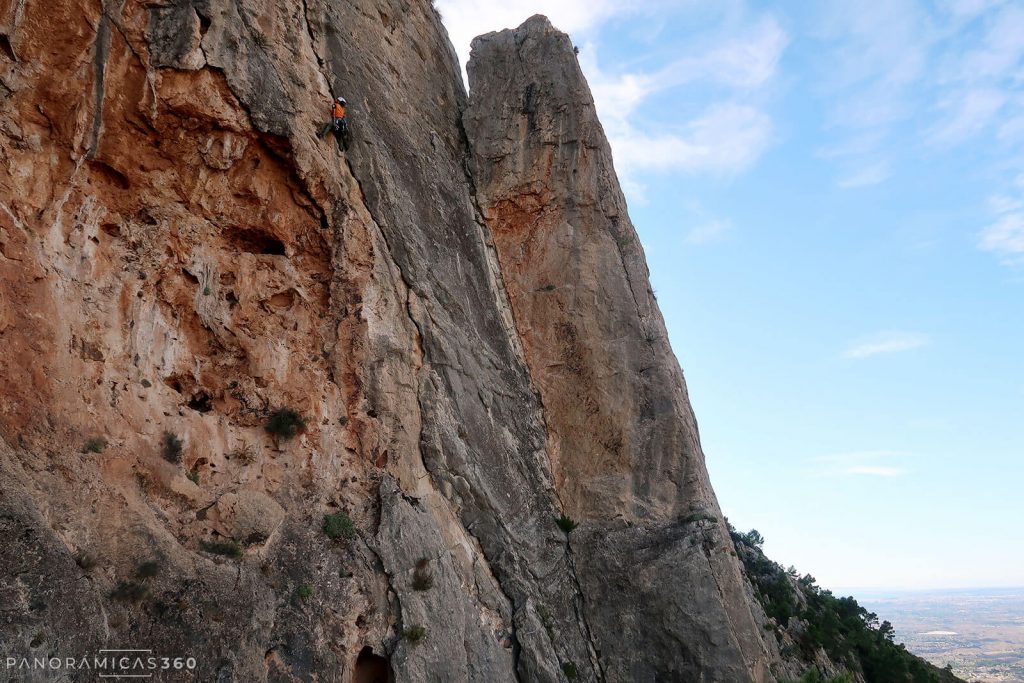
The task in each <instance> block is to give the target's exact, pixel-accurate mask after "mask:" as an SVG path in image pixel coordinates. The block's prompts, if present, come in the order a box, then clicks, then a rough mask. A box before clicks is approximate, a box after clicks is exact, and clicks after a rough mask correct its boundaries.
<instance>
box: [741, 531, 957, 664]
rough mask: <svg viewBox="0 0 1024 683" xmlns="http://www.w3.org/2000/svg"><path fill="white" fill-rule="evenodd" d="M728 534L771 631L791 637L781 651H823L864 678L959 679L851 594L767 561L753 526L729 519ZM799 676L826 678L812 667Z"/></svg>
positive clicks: (811, 655)
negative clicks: (914, 649)
mask: <svg viewBox="0 0 1024 683" xmlns="http://www.w3.org/2000/svg"><path fill="white" fill-rule="evenodd" d="M729 533H730V535H731V536H732V540H733V544H734V545H735V546H736V553H737V555H738V556H739V558H740V560H741V561H742V564H743V570H744V572H745V573H746V575H747V577H748V579H749V580H750V583H751V585H752V586H753V587H754V592H755V594H756V596H757V599H758V602H760V603H761V606H762V607H763V608H764V611H765V614H767V615H768V616H769V617H770V618H771V619H773V620H774V622H775V625H774V629H775V630H776V633H777V634H780V635H781V633H782V632H785V633H786V634H788V635H789V636H790V638H789V639H787V640H791V642H790V643H789V644H786V645H783V655H784V656H789V657H796V658H799V659H800V660H803V661H806V662H812V661H814V659H815V654H816V653H818V652H819V651H821V650H824V652H825V653H826V654H827V655H828V657H829V659H831V660H832V661H833V662H835V663H837V664H840V665H842V666H844V667H846V668H847V669H848V670H849V671H851V672H856V673H859V674H861V675H862V676H863V677H864V680H865V681H867V683H958V682H959V683H962V679H960V678H957V677H956V676H955V675H953V673H952V672H951V671H949V670H948V669H939V668H938V667H936V666H934V665H932V664H929V663H928V662H926V661H925V660H923V659H921V658H920V657H917V656H916V655H914V654H912V653H910V652H908V651H907V649H906V647H904V646H903V644H902V643H896V642H895V641H894V637H895V632H894V630H893V627H892V624H891V623H889V622H888V621H882V622H879V620H878V615H877V614H875V613H874V612H869V611H868V610H867V609H865V608H863V607H861V606H860V605H859V604H858V603H857V601H856V600H855V599H854V598H852V597H836V596H835V595H833V594H832V591H830V590H827V589H824V588H821V587H820V586H818V585H817V584H816V582H815V579H814V577H813V576H811V575H810V574H804V575H803V576H800V575H799V574H798V573H797V571H796V568H795V567H792V566H791V567H789V569H783V568H782V566H781V565H779V564H777V563H775V562H772V561H771V560H769V559H768V558H767V557H766V556H765V554H764V553H763V552H761V545H762V544H763V543H764V538H763V537H762V536H761V534H760V533H758V532H757V531H756V530H751V531H748V532H746V533H740V532H738V531H736V529H735V528H733V526H732V525H731V524H730V525H729ZM808 676H810V678H808ZM804 679H807V680H811V681H817V680H826V679H825V678H824V677H822V676H820V672H818V671H817V669H816V668H812V669H811V670H810V671H809V672H808V673H807V674H805V676H804ZM804 679H802V680H804Z"/></svg>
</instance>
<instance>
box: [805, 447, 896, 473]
mask: <svg viewBox="0 0 1024 683" xmlns="http://www.w3.org/2000/svg"><path fill="white" fill-rule="evenodd" d="M913 457H914V454H913V453H908V452H906V451H895V450H873V451H853V452H848V453H833V454H830V455H822V456H818V457H816V458H811V462H813V463H815V471H816V473H817V474H818V475H819V476H831V477H839V476H867V477H898V476H902V475H904V474H907V473H909V472H910V470H909V469H908V468H907V467H906V466H904V465H903V461H904V460H907V459H909V458H913Z"/></svg>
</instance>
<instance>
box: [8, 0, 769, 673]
mask: <svg viewBox="0 0 1024 683" xmlns="http://www.w3.org/2000/svg"><path fill="white" fill-rule="evenodd" d="M0 48H2V49H0V477H2V482H0V483H2V485H3V486H2V490H0V529H2V530H3V531H4V534H5V538H6V539H9V543H10V546H11V547H10V548H8V549H5V552H4V553H3V554H0V596H3V604H2V609H0V646H2V647H0V654H2V655H4V656H12V657H29V658H31V657H42V656H60V657H65V656H84V655H91V654H93V653H95V652H96V651H98V650H99V649H101V648H151V649H153V650H154V651H155V652H156V653H157V654H158V655H160V656H170V657H174V656H189V655H191V656H194V657H196V659H197V662H198V670H197V672H196V673H195V675H194V679H195V680H202V681H218V682H226V681H245V682H249V681H306V680H318V681H343V682H345V683H348V682H350V681H374V680H380V678H379V677H380V676H384V677H385V678H386V677H387V676H388V675H391V676H394V677H395V679H396V680H399V681H463V680H465V681H488V682H490V681H512V680H522V681H561V680H567V679H568V678H569V677H570V676H572V677H573V678H574V679H576V680H607V681H673V680H680V681H684V680H685V681H691V680H693V681H696V680H700V681H729V682H732V681H746V680H755V681H767V680H773V678H772V674H771V672H770V666H771V665H772V664H773V663H775V662H777V653H776V652H775V651H774V650H773V649H771V648H773V647H775V646H774V640H773V641H772V645H766V644H765V643H764V641H763V638H762V634H761V628H760V620H763V615H762V614H760V613H759V608H758V607H757V606H756V604H755V602H754V601H753V599H752V598H751V594H750V590H749V587H748V586H747V585H746V584H745V583H744V581H743V579H742V577H741V575H740V573H739V569H738V565H737V562H736V560H735V557H734V556H733V555H732V554H731V553H730V552H729V550H730V548H731V544H730V541H729V536H728V534H727V533H726V531H725V528H724V526H723V522H722V518H721V513H720V511H719V510H718V506H717V503H716V501H715V498H714V494H713V492H712V490H711V487H710V484H709V482H708V478H707V472H706V470H705V468H704V463H703V455H702V454H701V451H700V445H699V441H698V435H697V429H696V425H695V423H694V419H693V415H692V412H691V411H690V407H689V403H688V400H687V397H686V390H685V386H684V383H683V378H682V374H681V372H680V370H679V368H678V366H677V364H676V361H675V359H674V357H673V356H672V353H671V349H670V348H669V345H668V341H667V337H666V335H665V329H664V324H663V322H662V320H661V316H660V314H659V312H658V310H657V307H656V304H655V302H654V299H653V296H652V295H651V292H650V290H649V286H648V284H647V271H646V266H645V265H644V261H643V256H642V253H641V251H640V248H639V245H638V243H637V240H636V235H635V233H634V232H633V228H632V226H631V225H630V223H629V219H628V216H627V214H626V207H625V202H624V201H623V199H622V195H621V192H620V191H619V188H618V184H617V181H616V179H615V176H614V172H613V169H612V163H611V155H610V152H609V149H608V145H607V142H606V140H605V138H604V135H603V133H602V131H601V128H600V125H599V123H598V122H597V118H596V115H595V113H594V109H593V102H592V100H591V98H590V95H589V91H588V89H587V86H586V84H585V81H584V80H583V77H582V75H581V73H580V71H579V67H578V65H577V64H576V61H575V58H574V56H573V54H572V49H571V45H570V44H569V42H568V39H567V38H566V37H565V36H564V35H563V34H561V33H559V32H557V31H555V30H554V29H553V28H552V27H551V26H550V24H548V22H547V21H546V20H544V19H542V18H534V19H531V20H530V21H529V22H527V23H526V24H524V25H523V26H522V27H521V28H520V29H517V30H516V31H505V32H502V33H499V34H491V35H488V36H485V37H483V38H481V39H480V40H479V41H478V42H477V43H476V44H475V52H474V59H473V62H472V64H471V66H470V75H471V80H472V92H473V97H472V101H471V102H467V97H466V94H465V92H464V89H463V86H462V81H461V77H460V73H459V68H458V65H457V63H456V60H455V57H454V53H453V50H452V48H451V46H450V44H449V42H448V40H447V37H446V35H445V34H444V31H443V29H442V27H441V23H440V20H439V17H438V16H437V14H436V12H435V11H434V10H433V8H432V6H431V4H430V3H428V2H426V1H425V0H352V1H351V2H343V3H339V2H331V1H329V0H304V1H302V2H284V1H281V0H271V1H264V2H256V0H162V1H160V2H149V3H138V2H133V1H132V0H128V1H126V2H103V3H98V2H86V1H85V0H54V1H53V2H48V3H26V2H24V0H6V1H5V2H0ZM335 94H344V95H345V96H346V98H347V99H348V100H349V102H350V109H351V112H352V118H353V123H352V128H353V145H352V147H351V149H350V150H349V153H348V154H347V155H345V156H340V155H339V154H338V153H337V151H336V149H335V147H334V145H333V143H332V142H329V141H324V140H321V139H319V138H318V137H317V131H318V129H319V127H320V125H321V124H322V122H323V120H324V119H325V117H326V112H327V107H328V103H329V102H330V100H331V98H332V96H333V95H335ZM281 407H289V408H292V409H295V410H297V411H298V412H300V413H301V414H302V415H303V416H304V418H305V420H306V428H305V430H304V431H303V432H302V433H301V434H300V435H299V436H298V437H296V438H295V439H293V440H282V439H276V440H275V439H274V438H272V437H271V436H270V435H269V434H267V433H266V432H265V430H264V425H265V422H266V419H267V417H268V415H269V414H270V413H271V412H272V411H273V410H275V409H277V408H281ZM168 432H169V433H171V434H173V435H176V436H177V437H178V438H180V439H181V441H182V442H183V444H184V446H183V449H182V453H181V456H180V458H178V457H175V453H174V452H173V449H171V451H169V450H168V448H167V447H166V446H165V445H164V439H165V433H168ZM101 439H102V440H101ZM87 445H88V448H87V447H86V446H87ZM336 513H344V514H346V515H347V516H348V517H349V518H351V520H352V521H353V523H354V527H355V533H354V535H353V536H352V537H351V538H349V537H348V536H347V535H346V534H343V535H342V536H341V537H339V538H335V539H331V538H328V536H327V535H326V534H325V533H324V531H323V523H324V516H325V515H327V514H336ZM563 514H566V515H569V516H570V517H573V518H575V519H577V520H579V521H580V522H581V526H580V527H579V528H578V529H576V530H575V531H573V532H572V533H571V534H566V533H564V532H563V531H562V530H560V529H559V527H558V526H557V525H556V524H555V520H556V518H558V517H559V516H560V515H563ZM218 549H219V552H214V551H216V550H218ZM7 550H10V552H7ZM236 555H237V556H236ZM424 562H425V564H422V563H424ZM154 563H155V564H154ZM418 566H419V567H421V568H420V569H418V568H417V567H418ZM424 566H426V567H429V572H430V581H428V582H427V583H429V584H430V585H429V586H426V587H424V582H423V581H422V580H420V579H417V572H418V571H419V572H422V571H424V570H423V569H422V567H424ZM154 567H155V569H154ZM417 627H422V629H423V631H422V632H421V631H420V630H419V628H417ZM419 633H423V634H424V635H422V637H421V638H417V637H416V636H417V634H419ZM371 653H372V656H371ZM382 658H383V659H382ZM389 669H390V673H388V670H389ZM61 675H63V676H65V677H66V679H67V680H93V679H94V674H93V673H91V672H89V673H86V672H73V671H72V672H64V673H63V674H61ZM174 676H176V674H166V677H167V678H168V679H169V680H175V678H174ZM179 678H180V679H182V680H184V678H182V677H180V676H179ZM24 680H53V677H52V676H51V674H50V673H48V672H27V673H25V676H24Z"/></svg>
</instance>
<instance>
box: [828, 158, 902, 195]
mask: <svg viewBox="0 0 1024 683" xmlns="http://www.w3.org/2000/svg"><path fill="white" fill-rule="evenodd" d="M888 178H889V164H888V163H886V162H884V161H882V162H878V163H875V164H871V165H870V166H867V167H865V168H862V169H860V170H858V171H855V172H854V173H852V174H850V175H848V176H846V177H845V178H843V179H841V180H840V181H839V182H838V183H837V184H838V185H839V187H841V188H844V189H850V188H855V187H868V186H869V185H878V184H879V183H881V182H884V181H885V180H886V179H888Z"/></svg>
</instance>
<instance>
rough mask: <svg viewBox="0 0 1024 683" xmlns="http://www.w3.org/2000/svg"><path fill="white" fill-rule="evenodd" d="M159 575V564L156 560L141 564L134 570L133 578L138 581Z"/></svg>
mask: <svg viewBox="0 0 1024 683" xmlns="http://www.w3.org/2000/svg"><path fill="white" fill-rule="evenodd" d="M159 573H160V563H159V562H157V561H156V560H149V561H148V562H143V563H142V564H140V565H139V566H138V567H136V568H135V577H136V578H138V579H151V578H153V577H154V576H156V575H157V574H159Z"/></svg>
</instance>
